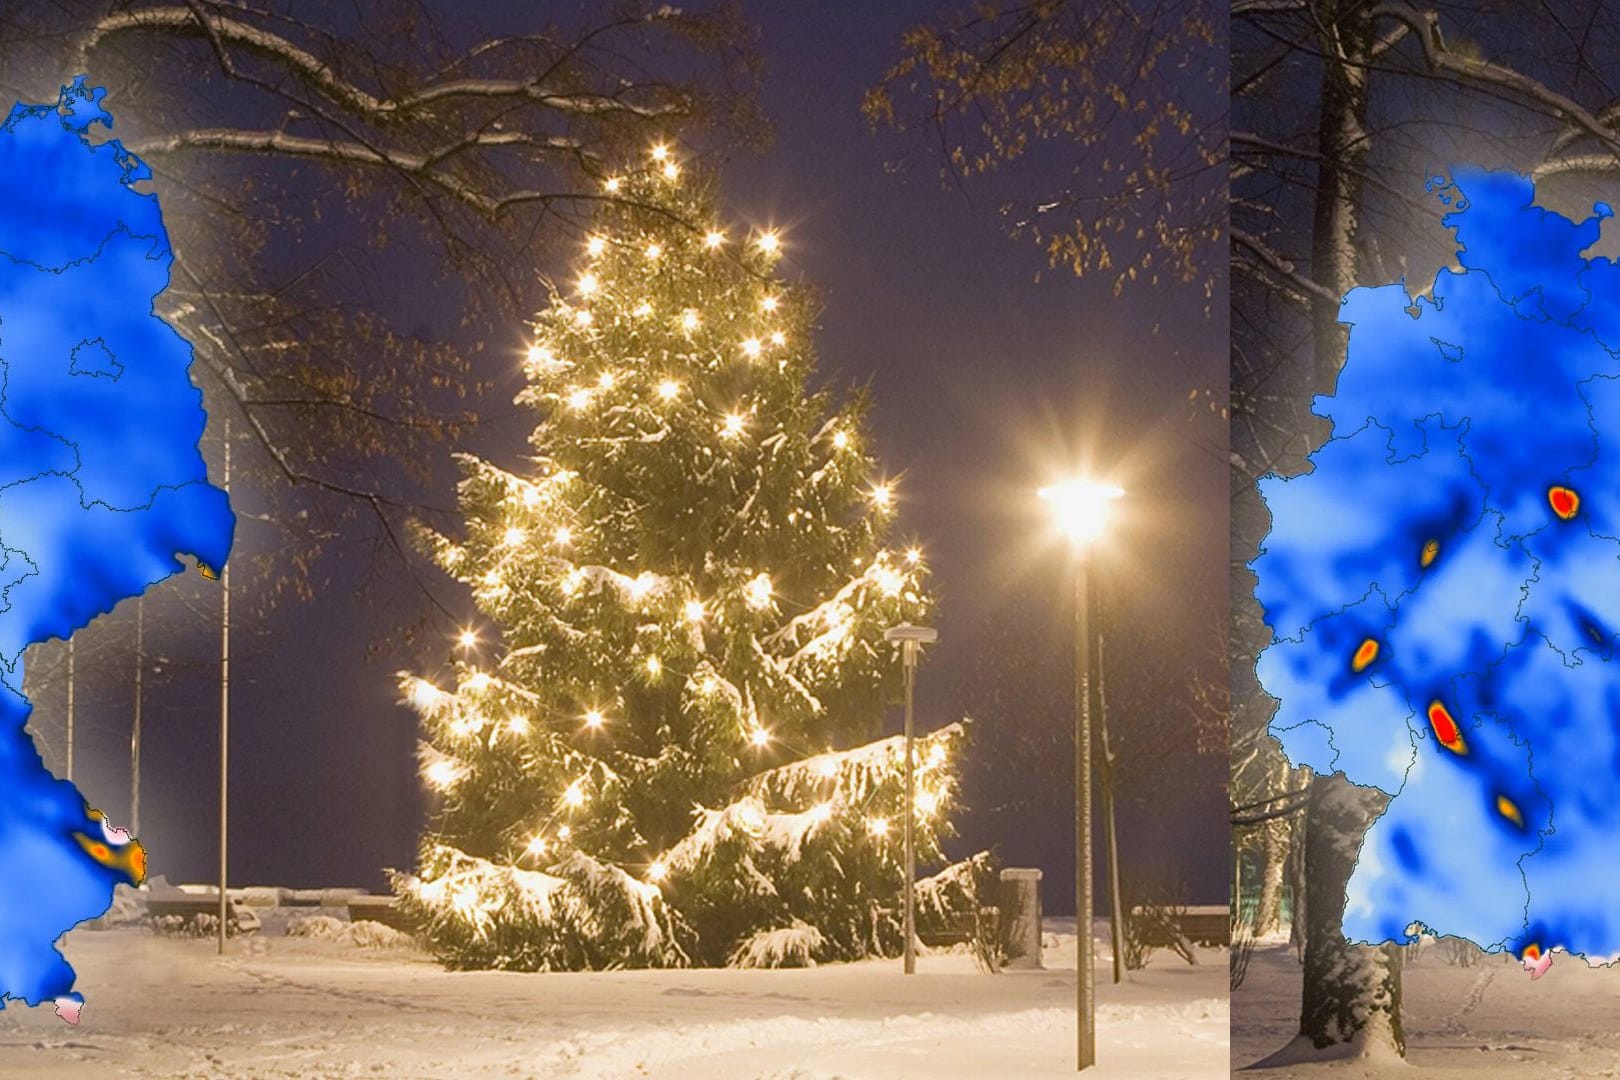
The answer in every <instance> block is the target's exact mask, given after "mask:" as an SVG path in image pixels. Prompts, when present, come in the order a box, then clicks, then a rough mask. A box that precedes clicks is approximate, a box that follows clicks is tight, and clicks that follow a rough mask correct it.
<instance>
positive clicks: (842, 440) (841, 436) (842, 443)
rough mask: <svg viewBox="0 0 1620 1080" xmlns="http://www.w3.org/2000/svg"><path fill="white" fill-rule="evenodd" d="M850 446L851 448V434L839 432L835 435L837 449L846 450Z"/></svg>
mask: <svg viewBox="0 0 1620 1080" xmlns="http://www.w3.org/2000/svg"><path fill="white" fill-rule="evenodd" d="M848 446H849V432H847V431H838V432H834V433H833V447H834V448H835V449H838V450H843V449H844V448H846V447H848Z"/></svg>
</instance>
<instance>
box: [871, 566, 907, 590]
mask: <svg viewBox="0 0 1620 1080" xmlns="http://www.w3.org/2000/svg"><path fill="white" fill-rule="evenodd" d="M872 576H873V577H874V578H876V579H877V584H878V588H879V589H880V590H882V592H883V595H884V596H899V595H900V590H901V589H902V588H904V587H905V584H906V579H905V578H903V577H901V576H900V575H899V574H898V573H896V572H895V571H894V570H891V569H890V568H889V567H887V566H880V567H878V569H877V570H875V571H873V573H872Z"/></svg>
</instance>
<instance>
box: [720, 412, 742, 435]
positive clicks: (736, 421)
mask: <svg viewBox="0 0 1620 1080" xmlns="http://www.w3.org/2000/svg"><path fill="white" fill-rule="evenodd" d="M742 431H743V418H742V417H741V416H740V415H738V414H737V413H727V414H726V422H725V426H723V427H722V428H721V429H720V434H722V435H725V436H727V437H728V438H733V439H734V438H736V437H737V436H738V435H741V434H742Z"/></svg>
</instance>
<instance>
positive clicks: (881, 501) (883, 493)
mask: <svg viewBox="0 0 1620 1080" xmlns="http://www.w3.org/2000/svg"><path fill="white" fill-rule="evenodd" d="M872 501H873V502H874V503H876V504H877V505H878V506H879V507H880V508H881V509H884V510H887V509H888V508H889V506H890V504H892V503H893V502H894V488H892V487H891V486H890V485H888V484H878V485H877V486H876V487H874V488H873V489H872Z"/></svg>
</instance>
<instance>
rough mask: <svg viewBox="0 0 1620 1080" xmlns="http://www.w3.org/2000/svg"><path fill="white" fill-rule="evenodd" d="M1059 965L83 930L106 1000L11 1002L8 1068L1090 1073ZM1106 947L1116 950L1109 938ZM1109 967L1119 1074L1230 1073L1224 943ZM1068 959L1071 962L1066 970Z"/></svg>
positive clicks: (459, 1073)
mask: <svg viewBox="0 0 1620 1080" xmlns="http://www.w3.org/2000/svg"><path fill="white" fill-rule="evenodd" d="M1060 941H1061V943H1062V944H1061V945H1060V947H1059V948H1058V949H1057V950H1056V951H1055V952H1054V951H1052V950H1049V951H1048V954H1047V959H1048V966H1049V968H1050V969H1051V970H1046V971H1035V972H1016V973H1007V974H1003V975H1001V976H996V977H992V976H985V975H980V974H978V973H977V972H975V971H974V969H973V965H972V961H971V960H970V959H969V958H968V957H966V956H963V955H941V956H933V957H925V958H923V959H922V960H921V962H920V963H919V973H918V975H917V976H915V977H913V978H911V979H907V978H905V977H904V976H903V975H901V974H900V969H899V963H898V962H897V961H896V962H893V963H863V964H843V965H830V966H826V967H821V968H815V969H811V970H799V971H768V972H767V971H756V972H740V971H679V972H652V971H637V972H612V973H590V974H555V975H522V974H509V973H501V972H463V973H454V972H445V971H441V970H440V969H439V968H438V967H437V966H435V965H433V964H432V963H431V962H428V961H426V960H425V959H423V958H422V957H421V956H419V955H417V954H415V953H413V952H408V951H386V950H384V951H367V950H357V949H353V948H349V947H343V946H338V945H334V944H328V943H323V942H318V941H310V940H306V939H295V938H270V937H261V938H256V939H249V940H247V941H245V942H234V941H233V942H232V943H231V945H230V955H228V956H227V958H226V959H225V960H223V961H221V960H219V959H217V958H216V957H215V955H214V951H213V950H214V946H213V944H212V943H211V942H199V941H177V940H172V939H160V938H154V937H152V936H150V935H149V934H147V933H146V932H145V931H140V930H117V931H107V932H101V933H95V932H89V931H80V932H77V933H75V934H73V935H70V937H69V939H68V942H67V949H66V952H67V955H68V959H69V960H70V961H72V963H73V964H74V965H75V967H76V968H77V969H78V971H79V977H80V986H81V987H84V988H86V997H87V998H88V999H89V1005H88V1006H87V1007H86V1009H85V1016H84V1022H83V1024H82V1025H81V1026H80V1027H78V1028H77V1029H74V1028H69V1027H67V1026H66V1025H64V1024H62V1023H61V1022H60V1021H59V1020H57V1019H56V1018H55V1017H54V1016H53V1015H51V1012H50V1010H49V1009H26V1008H21V1007H15V1008H10V1009H7V1010H5V1011H4V1012H0V1078H5V1080H10V1078H11V1077H19V1078H20V1077H30V1078H32V1077H56V1078H64V1080H65V1078H69V1077H71V1078H73V1080H90V1078H95V1077H111V1076H120V1077H123V1076H128V1077H153V1076H180V1077H196V1078H199V1080H200V1078H203V1077H207V1078H209V1080H226V1078H232V1080H235V1078H247V1077H253V1078H265V1080H269V1078H290V1077H313V1078H328V1077H354V1076H385V1077H445V1078H458V1077H568V1078H572V1077H579V1078H595V1077H601V1078H620V1077H704V1078H715V1080H724V1078H730V1077H736V1078H750V1080H753V1078H764V1077H769V1078H773V1080H788V1078H793V1080H830V1078H832V1077H845V1078H850V1080H856V1078H861V1080H864V1078H903V1077H929V1078H930V1080H934V1078H943V1080H949V1078H958V1077H960V1078H968V1077H973V1078H979V1077H992V1076H993V1077H1046V1076H1051V1077H1058V1076H1063V1077H1067V1076H1071V1075H1073V1061H1072V1057H1071V1054H1072V1053H1073V1044H1074V1014H1073V1000H1074V972H1073V964H1074V939H1073V936H1072V935H1065V936H1063V937H1061V938H1060ZM1103 951H1104V950H1103V949H1101V948H1099V952H1100V953H1101V952H1103ZM1202 960H1203V963H1202V964H1200V965H1199V966H1198V967H1196V968H1189V967H1187V966H1186V965H1184V964H1181V962H1180V961H1179V960H1176V959H1175V958H1174V957H1171V956H1169V955H1168V954H1159V955H1157V956H1155V958H1154V963H1153V965H1152V966H1151V967H1149V968H1148V970H1146V971H1144V972H1138V973H1135V974H1134V975H1133V976H1132V979H1131V981H1130V982H1128V983H1127V984H1125V985H1124V986H1122V987H1118V988H1116V987H1114V986H1113V985H1112V984H1111V983H1110V982H1109V975H1108V972H1107V969H1106V968H1105V967H1099V969H1098V989H1099V998H1100V1006H1099V1015H1098V1020H1097V1033H1098V1035H1097V1038H1098V1053H1099V1057H1100V1058H1101V1060H1102V1063H1103V1066H1104V1067H1103V1068H1102V1069H1100V1070H1098V1072H1096V1073H1094V1074H1091V1075H1096V1076H1101V1077H1110V1076H1111V1077H1132V1078H1137V1077H1141V1078H1151V1077H1165V1078H1171V1077H1174V1078H1185V1077H1200V1076H1207V1077H1214V1076H1224V1075H1225V1074H1226V1065H1227V1055H1228V1051H1227V1009H1226V1002H1225V1000H1224V996H1225V990H1226V978H1225V969H1226V964H1225V953H1224V952H1217V951H1206V952H1205V953H1204V954H1203V957H1202ZM1064 967H1067V970H1063V968H1064Z"/></svg>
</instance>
